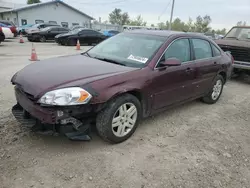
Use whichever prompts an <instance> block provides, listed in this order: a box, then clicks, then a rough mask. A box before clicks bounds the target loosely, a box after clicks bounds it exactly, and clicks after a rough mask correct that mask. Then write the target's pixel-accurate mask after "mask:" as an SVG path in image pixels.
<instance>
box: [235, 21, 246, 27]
mask: <svg viewBox="0 0 250 188" xmlns="http://www.w3.org/2000/svg"><path fill="white" fill-rule="evenodd" d="M246 25H247V23H246V22H245V21H244V22H243V21H239V22H237V26H246Z"/></svg>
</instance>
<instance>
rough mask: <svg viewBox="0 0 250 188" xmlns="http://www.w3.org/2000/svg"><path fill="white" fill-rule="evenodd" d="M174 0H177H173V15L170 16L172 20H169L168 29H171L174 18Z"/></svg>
mask: <svg viewBox="0 0 250 188" xmlns="http://www.w3.org/2000/svg"><path fill="white" fill-rule="evenodd" d="M174 2H175V0H173V2H172V9H171V16H170V22H169V26H168V30H171V25H172V20H173V13H174Z"/></svg>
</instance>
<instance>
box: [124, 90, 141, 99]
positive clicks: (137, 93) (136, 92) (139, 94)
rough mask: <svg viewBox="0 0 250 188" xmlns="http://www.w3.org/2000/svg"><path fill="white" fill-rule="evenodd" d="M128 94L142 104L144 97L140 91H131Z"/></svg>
mask: <svg viewBox="0 0 250 188" xmlns="http://www.w3.org/2000/svg"><path fill="white" fill-rule="evenodd" d="M127 93H129V94H131V95H134V96H135V97H136V98H137V99H138V100H139V101H140V102H142V96H141V93H140V92H139V91H129V92H127Z"/></svg>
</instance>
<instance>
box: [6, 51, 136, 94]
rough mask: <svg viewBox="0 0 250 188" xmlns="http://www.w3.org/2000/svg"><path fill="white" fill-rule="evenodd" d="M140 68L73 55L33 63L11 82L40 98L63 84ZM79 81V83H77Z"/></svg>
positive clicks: (67, 84) (82, 82) (95, 78)
mask: <svg viewBox="0 0 250 188" xmlns="http://www.w3.org/2000/svg"><path fill="white" fill-rule="evenodd" d="M137 69H138V68H132V67H125V66H121V65H116V64H112V63H108V62H104V61H100V60H97V59H94V58H89V57H86V56H84V55H73V56H64V57H58V58H53V59H48V60H44V61H40V62H35V63H32V64H30V65H28V66H26V67H24V68H23V69H22V70H20V71H19V72H17V73H16V74H15V75H14V76H13V77H12V80H11V82H12V83H13V84H15V85H18V86H19V87H21V89H22V90H23V91H24V92H26V93H28V94H31V95H33V96H34V97H35V98H39V97H41V95H43V94H44V93H45V92H48V91H50V90H54V89H57V88H63V87H64V86H67V87H74V86H83V85H85V84H87V83H90V82H93V81H96V80H99V79H103V78H106V77H109V76H113V75H116V74H121V73H125V72H128V71H133V70H137ZM76 83H78V84H77V85H75V84H76ZM79 83H80V85H79Z"/></svg>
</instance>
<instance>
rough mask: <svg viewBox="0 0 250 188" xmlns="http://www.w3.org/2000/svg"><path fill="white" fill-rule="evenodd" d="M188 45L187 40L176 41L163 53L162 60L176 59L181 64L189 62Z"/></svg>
mask: <svg viewBox="0 0 250 188" xmlns="http://www.w3.org/2000/svg"><path fill="white" fill-rule="evenodd" d="M190 57H191V56H190V44H189V40H188V39H178V40H176V41H174V42H173V43H172V44H171V45H170V46H169V47H168V49H167V51H166V52H165V54H164V56H163V57H162V58H163V59H162V60H161V61H165V60H167V59H169V58H177V59H179V60H180V61H181V62H187V61H190V60H191V58H190Z"/></svg>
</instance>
